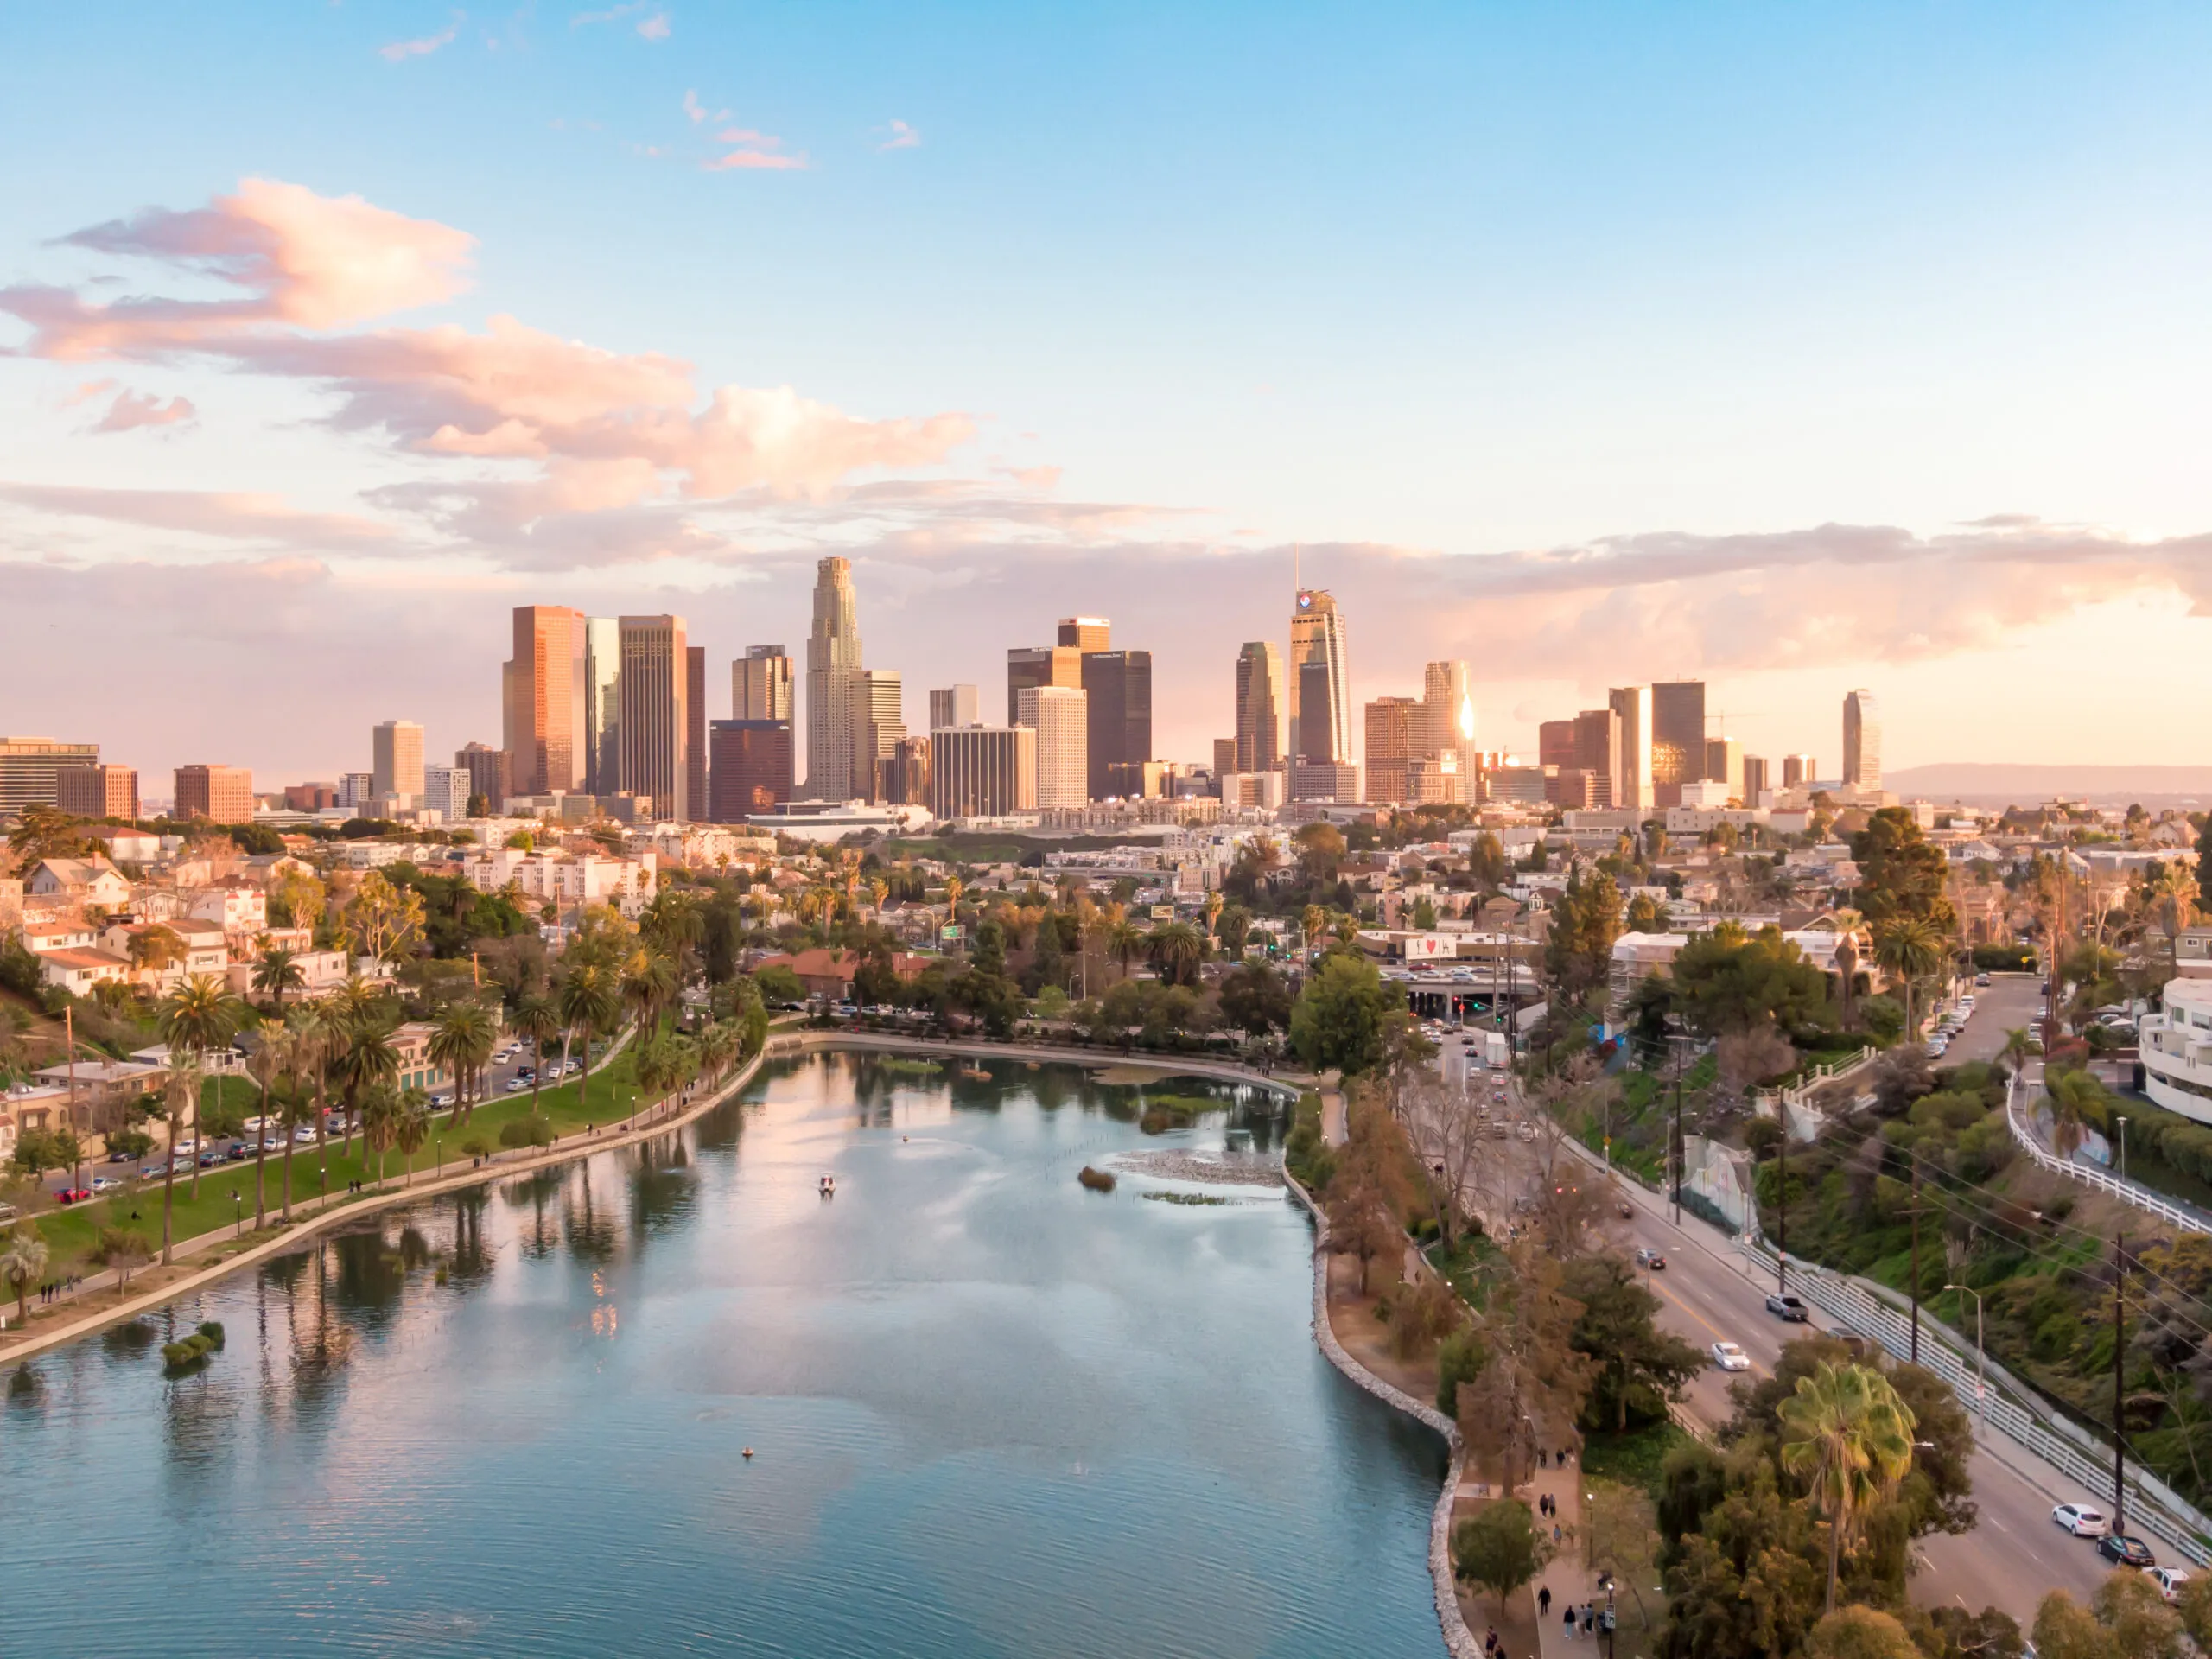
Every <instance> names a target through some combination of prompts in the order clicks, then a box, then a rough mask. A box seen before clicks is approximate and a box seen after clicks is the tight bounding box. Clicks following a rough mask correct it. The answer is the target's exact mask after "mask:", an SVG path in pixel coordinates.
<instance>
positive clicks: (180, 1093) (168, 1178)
mask: <svg viewBox="0 0 2212 1659" xmlns="http://www.w3.org/2000/svg"><path fill="white" fill-rule="evenodd" d="M202 1081H203V1080H202V1078H201V1077H200V1068H199V1067H198V1066H196V1065H193V1064H192V1063H191V1061H189V1060H187V1061H186V1062H185V1063H184V1064H182V1065H171V1066H170V1068H169V1075H168V1082H166V1083H165V1084H162V1111H163V1113H164V1115H165V1116H166V1118H167V1121H168V1132H169V1136H168V1138H169V1147H168V1156H167V1157H166V1158H164V1159H162V1266H163V1267H165V1268H166V1267H167V1266H168V1264H169V1243H170V1238H169V1217H170V1215H171V1213H172V1212H173V1211H175V1207H176V1143H177V1141H178V1140H179V1138H180V1137H181V1135H183V1133H184V1119H185V1114H186V1113H187V1112H188V1111H189V1112H190V1113H192V1115H193V1116H194V1117H197V1116H199V1109H200V1086H201V1083H202ZM199 1151H200V1149H199V1148H198V1147H194V1148H193V1164H192V1166H193V1168H194V1170H195V1171H197V1170H198V1169H199V1167H200V1160H199Z"/></svg>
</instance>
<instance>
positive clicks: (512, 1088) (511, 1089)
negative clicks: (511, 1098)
mask: <svg viewBox="0 0 2212 1659" xmlns="http://www.w3.org/2000/svg"><path fill="white" fill-rule="evenodd" d="M529 1087H530V1079H529V1078H528V1077H509V1078H508V1079H507V1092H508V1093H509V1094H511V1095H518V1094H520V1093H522V1091H523V1090H525V1089H527V1088H529Z"/></svg>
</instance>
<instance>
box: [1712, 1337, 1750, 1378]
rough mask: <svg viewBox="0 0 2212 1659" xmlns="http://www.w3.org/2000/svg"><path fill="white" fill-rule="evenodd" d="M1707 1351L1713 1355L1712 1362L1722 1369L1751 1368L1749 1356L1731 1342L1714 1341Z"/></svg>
mask: <svg viewBox="0 0 2212 1659" xmlns="http://www.w3.org/2000/svg"><path fill="white" fill-rule="evenodd" d="M1708 1352H1710V1353H1711V1354H1712V1356H1713V1363H1714V1364H1716V1365H1718V1366H1719V1368H1720V1369H1721V1370H1724V1371H1748V1370H1751V1356H1750V1355H1749V1354H1747V1353H1745V1351H1743V1350H1742V1349H1741V1348H1738V1346H1737V1345H1736V1344H1734V1343H1732V1342H1716V1343H1714V1344H1713V1346H1712V1347H1711V1348H1710V1349H1709V1350H1708Z"/></svg>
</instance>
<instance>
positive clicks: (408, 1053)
mask: <svg viewBox="0 0 2212 1659" xmlns="http://www.w3.org/2000/svg"><path fill="white" fill-rule="evenodd" d="M437 1031H438V1028H437V1027H435V1026H434V1025H432V1024H431V1023H430V1022H429V1020H409V1021H408V1022H407V1023H406V1024H405V1025H404V1026H402V1027H399V1028H398V1029H397V1031H395V1032H393V1033H391V1046H392V1048H393V1049H394V1050H395V1051H396V1052H397V1054H398V1056H399V1075H398V1076H397V1077H395V1078H393V1080H392V1081H393V1082H394V1084H396V1085H397V1087H399V1088H401V1089H420V1090H423V1092H424V1093H426V1094H429V1093H432V1092H435V1090H440V1089H450V1088H452V1087H453V1071H452V1069H451V1068H450V1067H448V1066H443V1065H439V1064H438V1063H437V1062H436V1061H435V1060H434V1059H432V1058H430V1039H431V1038H433V1037H435V1036H436V1035H437Z"/></svg>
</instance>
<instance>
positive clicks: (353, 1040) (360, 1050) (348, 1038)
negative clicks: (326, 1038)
mask: <svg viewBox="0 0 2212 1659" xmlns="http://www.w3.org/2000/svg"><path fill="white" fill-rule="evenodd" d="M334 1059H335V1063H336V1064H335V1066H334V1069H335V1071H337V1074H338V1088H339V1092H340V1095H342V1096H344V1098H345V1102H346V1148H345V1154H344V1155H345V1156H346V1157H351V1156H352V1155H353V1120H354V1118H355V1117H356V1116H359V1113H360V1111H361V1110H362V1106H361V1097H362V1096H363V1094H364V1093H365V1091H366V1090H370V1089H372V1088H375V1087H378V1086H379V1085H381V1084H388V1083H390V1082H391V1080H392V1079H393V1078H394V1077H397V1076H398V1075H399V1050H398V1049H397V1047H396V1046H394V1045H393V1043H392V1040H391V1032H389V1031H387V1030H386V1029H385V1025H384V1021H383V1020H379V1019H377V1018H375V1017H374V1016H373V1015H372V1016H370V1017H369V1018H367V1019H366V1020H365V1021H364V1022H363V1023H361V1024H359V1025H355V1024H353V1023H352V1022H351V1021H348V1022H347V1023H346V1027H345V1033H344V1045H343V1046H342V1047H340V1049H339V1050H338V1052H337V1053H336V1054H335V1056H334Z"/></svg>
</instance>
